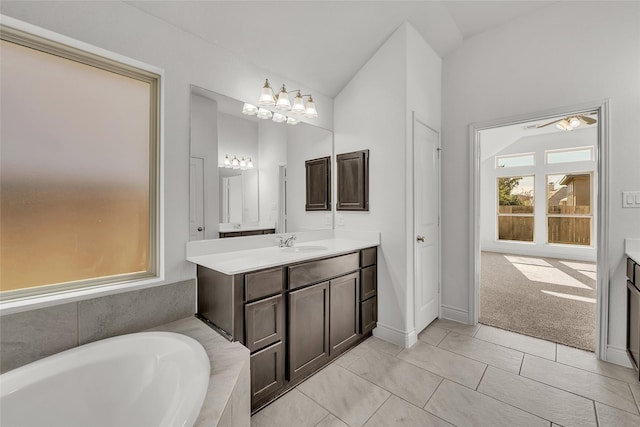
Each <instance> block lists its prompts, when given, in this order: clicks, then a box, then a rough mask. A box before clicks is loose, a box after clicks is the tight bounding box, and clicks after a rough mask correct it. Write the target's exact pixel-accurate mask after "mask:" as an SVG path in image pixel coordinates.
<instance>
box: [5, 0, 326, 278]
mask: <svg viewBox="0 0 640 427" xmlns="http://www.w3.org/2000/svg"><path fill="white" fill-rule="evenodd" d="M0 12H1V13H2V14H4V15H7V16H10V17H13V18H16V19H20V20H22V21H26V22H28V23H31V24H34V25H38V26H40V27H43V28H46V29H48V30H51V31H55V32H58V33H60V34H63V35H66V36H69V37H72V38H75V39H77V40H80V41H83V42H86V43H90V44H92V45H94V46H98V47H101V48H103V49H107V50H110V51H112V52H116V53H119V54H121V55H125V56H128V57H130V58H134V59H137V60H139V61H142V62H145V63H148V64H151V65H154V66H157V67H160V68H163V69H164V71H165V80H164V87H165V100H164V141H165V153H164V154H165V158H164V173H165V177H164V178H165V179H164V181H165V193H164V198H165V199H164V200H165V230H164V231H165V273H166V274H165V280H164V282H165V283H172V282H178V281H181V280H185V279H190V278H193V277H195V266H194V265H193V264H191V263H189V262H186V261H185V244H186V242H187V241H188V239H189V102H190V85H191V84H193V85H196V86H199V87H202V88H206V89H208V90H210V91H213V92H218V93H220V94H223V95H226V96H229V97H232V98H235V99H239V100H247V101H254V100H255V98H256V96H257V94H258V92H259V90H260V86H261V84H262V82H263V81H264V78H265V77H269V78H270V79H272V81H286V82H287V85H288V86H290V87H300V88H301V89H302V91H303V92H305V93H306V92H312V93H313V94H314V96H313V98H314V100H315V102H316V106H317V109H318V111H322V114H321V115H320V117H318V118H317V119H315V120H314V124H316V125H318V126H322V127H324V128H327V129H333V101H332V100H331V98H329V97H327V96H324V95H322V94H320V93H318V92H317V90H313V89H312V88H309V87H307V86H305V85H304V84H302V83H298V82H296V81H295V80H292V79H289V78H286V77H283V76H282V75H277V74H275V73H274V72H272V71H268V70H264V69H260V68H258V67H257V66H255V65H254V64H252V63H250V62H248V61H247V60H246V59H243V58H240V57H236V56H233V55H231V54H230V53H229V52H228V51H226V50H225V49H224V48H223V47H220V46H216V45H211V44H208V43H206V42H204V41H203V40H202V39H200V38H198V37H195V36H193V35H190V34H188V33H186V32H184V31H182V30H179V29H178V28H176V27H174V26H171V25H169V24H167V23H166V22H164V21H162V20H160V19H158V18H155V17H152V16H150V15H147V14H145V13H143V12H142V11H140V10H139V9H137V8H135V7H133V6H130V5H128V4H126V3H123V2H55V1H52V2H48V1H45V2H12V1H3V2H2V3H0Z"/></svg>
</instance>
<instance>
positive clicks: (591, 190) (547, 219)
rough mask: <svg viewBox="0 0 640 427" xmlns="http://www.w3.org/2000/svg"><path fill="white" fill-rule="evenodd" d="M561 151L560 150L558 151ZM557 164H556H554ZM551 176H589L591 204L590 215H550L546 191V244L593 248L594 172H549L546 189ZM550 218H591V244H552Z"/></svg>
mask: <svg viewBox="0 0 640 427" xmlns="http://www.w3.org/2000/svg"><path fill="white" fill-rule="evenodd" d="M558 151H560V150H558ZM545 156H546V154H545ZM553 164H555V163H553ZM550 175H589V200H590V203H591V206H590V212H591V213H589V214H588V215H587V214H550V213H549V198H548V196H547V193H546V191H545V195H544V199H545V207H544V210H545V220H544V226H545V229H546V233H545V236H546V239H545V243H546V244H548V245H551V246H573V247H579V248H580V247H582V248H592V247H593V246H594V240H595V239H594V235H593V217H594V213H593V200H594V196H595V194H594V185H593V175H594V173H593V171H582V172H580V171H578V172H575V171H572V172H548V173H546V174H545V175H544V181H545V188H547V187H546V184H547V183H548V182H549V178H548V177H549V176H550ZM549 218H589V219H590V220H591V221H590V222H589V244H588V245H577V244H574V243H555V242H550V241H549Z"/></svg>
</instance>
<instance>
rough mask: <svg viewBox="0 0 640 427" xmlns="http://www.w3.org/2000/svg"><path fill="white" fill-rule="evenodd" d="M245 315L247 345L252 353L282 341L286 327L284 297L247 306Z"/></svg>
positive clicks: (275, 297)
mask: <svg viewBox="0 0 640 427" xmlns="http://www.w3.org/2000/svg"><path fill="white" fill-rule="evenodd" d="M244 315H245V325H246V327H247V335H246V344H245V345H246V346H247V348H248V349H249V350H250V351H254V350H257V349H259V348H262V347H266V346H267V345H269V344H273V343H274V342H276V341H280V340H281V339H282V336H283V327H284V304H283V299H282V295H276V296H274V297H271V298H267V299H264V300H260V301H257V302H252V303H251V304H247V305H245V308H244Z"/></svg>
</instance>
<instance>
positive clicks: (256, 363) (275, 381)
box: [250, 342, 284, 409]
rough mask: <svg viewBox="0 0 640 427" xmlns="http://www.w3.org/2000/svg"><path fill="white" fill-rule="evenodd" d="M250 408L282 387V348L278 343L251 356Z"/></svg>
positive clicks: (256, 405) (280, 343)
mask: <svg viewBox="0 0 640 427" xmlns="http://www.w3.org/2000/svg"><path fill="white" fill-rule="evenodd" d="M250 370H251V374H250V375H251V408H252V409H255V408H256V407H258V406H259V403H260V402H261V401H263V400H265V399H268V398H269V397H271V396H273V394H274V393H275V392H276V391H278V389H280V388H281V387H282V386H283V385H284V347H283V346H282V342H278V343H276V344H274V345H272V346H270V347H267V348H265V349H264V350H260V351H259V352H257V353H254V354H252V355H251V369H250Z"/></svg>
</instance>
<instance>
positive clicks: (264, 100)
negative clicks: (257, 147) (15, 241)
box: [242, 79, 318, 119]
mask: <svg viewBox="0 0 640 427" xmlns="http://www.w3.org/2000/svg"><path fill="white" fill-rule="evenodd" d="M289 92H295V93H296V96H295V97H294V99H293V105H291V101H290V100H289ZM305 97H308V98H307V100H306V102H305ZM246 105H249V106H251V104H245V106H246ZM258 105H259V106H260V107H275V109H276V110H278V111H291V112H292V113H296V114H301V115H303V116H304V117H306V118H308V119H315V118H316V117H318V110H316V104H315V102H313V97H312V96H311V95H310V94H303V93H302V92H301V91H300V89H295V90H292V91H287V88H286V87H285V85H284V84H283V85H282V88H281V89H280V91H279V92H278V94H277V95H276V94H275V92H274V91H273V89H272V88H271V85H270V84H269V79H265V81H264V85H263V86H262V90H261V91H260V96H259V98H258ZM242 110H243V112H244V110H245V108H244V107H243V109H242ZM245 114H251V113H245ZM259 115H260V111H259V110H258V117H259Z"/></svg>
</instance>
